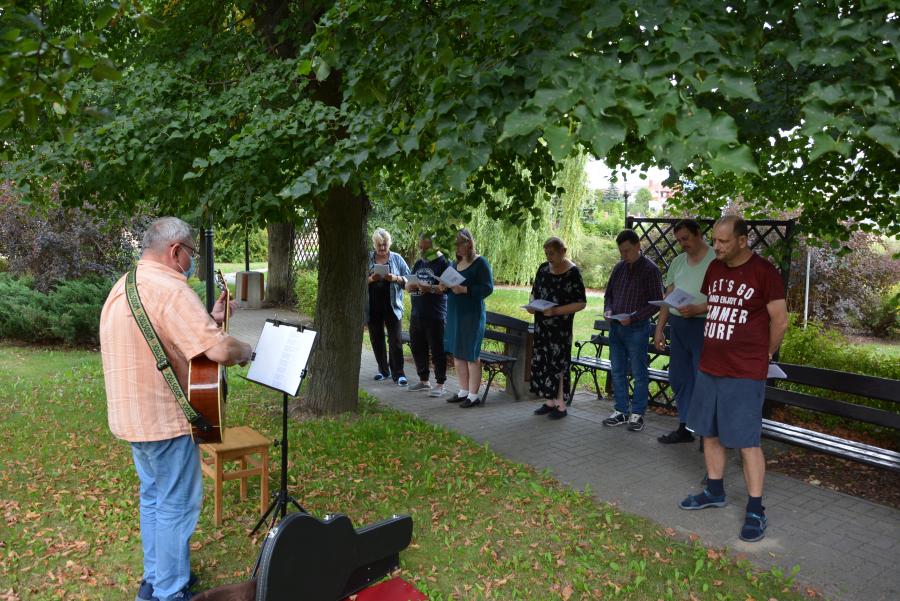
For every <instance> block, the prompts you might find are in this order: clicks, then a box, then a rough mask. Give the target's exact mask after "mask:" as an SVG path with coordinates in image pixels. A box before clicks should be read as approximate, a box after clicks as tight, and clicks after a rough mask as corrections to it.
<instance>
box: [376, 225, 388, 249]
mask: <svg viewBox="0 0 900 601" xmlns="http://www.w3.org/2000/svg"><path fill="white" fill-rule="evenodd" d="M378 242H385V243H386V244H387V245H388V246H390V245H391V235H390V234H389V233H388V232H387V230H386V229H384V228H381V227H380V228H378V229H376V230H375V231H374V232H372V243H373V244H378Z"/></svg>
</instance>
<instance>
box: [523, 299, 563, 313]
mask: <svg viewBox="0 0 900 601" xmlns="http://www.w3.org/2000/svg"><path fill="white" fill-rule="evenodd" d="M555 306H557V305H556V303H554V302H551V301H548V300H544V299H542V298H536V299H533V300H532V301H531V302H530V303H528V304H527V305H522V308H523V309H531V310H533V311H545V310H547V309H549V308H550V307H555Z"/></svg>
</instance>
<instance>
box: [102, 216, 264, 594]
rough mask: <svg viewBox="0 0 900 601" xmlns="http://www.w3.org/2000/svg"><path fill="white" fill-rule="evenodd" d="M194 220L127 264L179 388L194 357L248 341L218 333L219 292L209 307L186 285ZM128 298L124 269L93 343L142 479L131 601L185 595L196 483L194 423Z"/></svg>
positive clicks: (162, 235)
mask: <svg viewBox="0 0 900 601" xmlns="http://www.w3.org/2000/svg"><path fill="white" fill-rule="evenodd" d="M192 240H193V234H192V231H191V227H190V226H189V225H188V224H187V223H185V222H184V221H182V220H180V219H177V218H175V217H163V218H161V219H157V220H156V221H154V222H153V223H152V224H151V225H150V227H149V228H148V229H147V232H146V233H145V234H144V238H143V243H142V253H141V258H140V260H139V261H138V263H137V267H136V268H135V271H134V280H135V282H136V289H137V293H138V296H139V297H140V304H141V305H142V306H143V309H144V311H145V313H146V316H147V318H148V319H149V321H150V324H151V325H152V326H153V329H154V330H155V332H156V337H157V338H158V340H159V342H160V344H161V346H162V348H163V350H164V351H165V355H166V358H167V360H168V363H169V364H170V365H171V368H172V370H173V371H174V373H175V376H176V378H177V380H178V382H179V384H180V385H181V388H182V389H184V390H186V389H187V382H188V367H189V365H190V361H191V359H193V358H194V357H197V356H199V355H206V357H208V358H209V359H210V360H212V361H215V362H216V363H220V364H222V365H234V364H238V363H240V364H244V363H246V362H247V361H248V360H249V359H250V350H251V349H250V346H249V345H248V344H245V343H243V342H241V341H239V340H237V339H236V338H233V337H231V336H229V335H227V334H225V333H224V332H223V331H222V330H221V329H220V328H219V324H221V323H222V321H223V320H224V318H225V295H224V294H223V296H222V297H220V298H219V299H218V301H217V302H216V304H215V307H214V308H213V312H212V315H210V314H208V313H207V312H206V309H205V308H204V306H203V303H202V302H201V301H200V298H199V297H198V296H197V294H196V293H195V292H194V290H193V289H192V288H191V287H190V286H188V284H187V279H188V278H189V277H190V276H191V275H192V274H193V273H194V270H195V267H196V261H195V256H196V254H197V252H196V250H195V248H194V246H193V244H192ZM135 315H137V314H136V313H135V314H133V313H132V307H131V305H130V304H129V300H128V298H127V296H126V276H123V277H122V278H121V279H120V280H119V281H118V282H116V284H115V285H114V286H113V288H112V290H111V291H110V293H109V297H108V298H107V299H106V303H105V304H104V306H103V312H102V313H101V316H100V351H101V355H102V358H103V375H104V379H105V383H106V400H107V411H108V421H109V427H110V430H111V431H112V433H113V434H114V435H115V436H116V437H117V438H120V439H122V440H125V441H128V442H129V443H130V444H131V452H132V457H133V459H134V466H135V469H136V470H137V474H138V478H139V480H140V515H141V543H142V546H143V552H144V573H143V580H142V582H141V584H140V587H139V589H138V593H137V597H136V599H137V601H151V600H154V599H156V600H159V601H174V600H178V601H183V600H186V599H191V598H192V597H193V593H192V592H191V591H190V587H191V586H192V585H193V580H195V579H193V578H192V577H191V575H190V555H189V553H190V538H191V535H192V534H193V532H194V528H195V527H196V525H197V519H198V518H199V516H200V506H201V502H202V500H203V482H202V478H201V474H200V456H199V453H198V449H197V445H196V444H195V443H194V441H193V439H192V438H191V426H190V424H189V423H188V420H187V418H186V417H185V413H184V411H183V410H182V407H181V406H180V405H179V403H178V401H177V400H176V397H175V394H174V393H173V389H172V388H170V386H169V384H168V383H167V382H166V380H165V378H164V376H163V372H162V371H161V370H160V368H159V367H158V365H157V361H156V359H155V358H154V355H153V352H152V351H151V350H150V345H149V344H148V340H147V339H145V337H144V334H143V333H142V331H141V329H140V328H139V327H138V320H137V319H136V317H135Z"/></svg>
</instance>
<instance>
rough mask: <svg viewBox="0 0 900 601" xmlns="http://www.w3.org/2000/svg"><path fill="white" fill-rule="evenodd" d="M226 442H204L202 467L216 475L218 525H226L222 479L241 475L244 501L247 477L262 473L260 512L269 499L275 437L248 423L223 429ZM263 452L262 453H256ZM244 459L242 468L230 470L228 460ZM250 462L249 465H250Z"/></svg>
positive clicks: (214, 478)
mask: <svg viewBox="0 0 900 601" xmlns="http://www.w3.org/2000/svg"><path fill="white" fill-rule="evenodd" d="M223 432H224V433H223V435H222V442H220V443H217V444H201V445H200V459H201V462H200V467H201V468H202V469H203V473H204V474H206V475H207V476H209V477H210V478H212V479H213V483H214V488H215V500H216V526H221V525H222V483H223V482H224V481H225V480H236V479H238V478H240V479H241V501H243V500H245V499H246V498H247V478H249V477H250V476H257V475H258V476H259V477H260V481H261V484H260V498H259V512H260V515H262V514H263V513H265V511H266V509H267V508H268V502H269V446H270V445H271V444H272V443H271V441H270V440H269V439H268V438H266V437H265V436H263V435H262V434H260V433H259V432H257V431H256V430H254V429H253V428H250V427H248V426H238V427H236V428H227V429H225V430H223ZM254 455H259V457H258V458H257V457H254ZM228 461H240V464H241V465H240V469H238V470H234V471H230V472H226V471H225V463H226V462H228ZM248 464H249V466H248Z"/></svg>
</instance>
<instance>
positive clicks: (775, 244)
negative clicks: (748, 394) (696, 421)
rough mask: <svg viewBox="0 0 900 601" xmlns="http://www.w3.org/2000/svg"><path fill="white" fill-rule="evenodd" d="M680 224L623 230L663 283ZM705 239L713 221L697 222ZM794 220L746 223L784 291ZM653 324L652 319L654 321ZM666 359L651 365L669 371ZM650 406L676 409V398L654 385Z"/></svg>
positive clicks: (639, 221) (636, 220) (651, 220)
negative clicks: (635, 241) (634, 239)
mask: <svg viewBox="0 0 900 601" xmlns="http://www.w3.org/2000/svg"><path fill="white" fill-rule="evenodd" d="M679 221H681V219H678V218H670V217H628V218H627V219H626V222H625V223H626V226H627V227H628V228H630V229H632V230H634V231H635V233H636V234H637V235H638V237H639V238H640V240H641V247H642V248H643V252H644V255H645V256H646V257H647V258H648V259H650V260H651V261H653V262H654V263H656V265H657V266H658V267H659V270H660V271H661V272H662V273H663V279H665V274H666V271H668V269H669V264H670V263H671V262H672V260H673V259H674V258H675V257H676V256H678V254H679V253H681V247H680V246H679V245H678V242H677V241H676V240H675V224H676V223H678V222H679ZM696 221H697V223H699V224H700V229H701V231H702V233H703V236H704V238H706V239H707V240H709V237H710V236H709V234H710V230H711V229H712V226H713V223H715V221H714V220H712V219H697V220H696ZM795 226H796V224H795V223H794V220H792V219H791V220H788V221H776V220H768V219H766V220H748V221H747V227H748V229H749V236H748V237H749V239H750V248H751V249H752V250H753V251H755V252H757V253H758V254H759V255H760V256H762V257H765V258H767V259H768V260H770V261H772V263H774V264H775V266H776V267H777V268H778V271H779V272H780V273H781V278H782V280H783V281H784V286H785V289H787V286H788V282H789V281H790V270H791V252H792V250H793V246H794V244H793V243H794V235H795V234H796V227H795ZM654 321H655V318H654ZM667 359H668V357H666V356H665V355H658V356H655V357H653V356H651V363H652V362H654V361H655V362H656V363H657V366H658V367H661V368H664V369H668V367H669V366H668V365H667V364H665V363H663V364H662V365H659V364H660V363H662V362H663V361H666V360H667ZM650 402H651V403H653V404H654V405H661V406H665V407H669V408H672V409H674V408H675V398H674V395H673V394H672V390H671V388H670V387H669V386H668V384H657V389H656V390H655V391H654V392H652V398H651V399H650Z"/></svg>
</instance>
